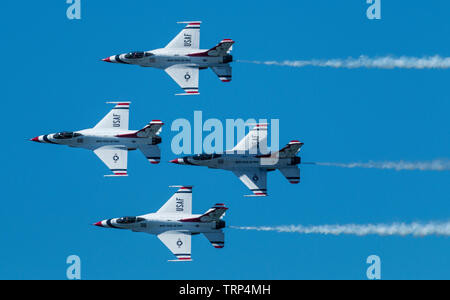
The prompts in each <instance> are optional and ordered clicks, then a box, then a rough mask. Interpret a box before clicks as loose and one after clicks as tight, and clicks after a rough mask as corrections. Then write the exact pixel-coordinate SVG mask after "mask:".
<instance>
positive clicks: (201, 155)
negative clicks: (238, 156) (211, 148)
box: [192, 154, 222, 160]
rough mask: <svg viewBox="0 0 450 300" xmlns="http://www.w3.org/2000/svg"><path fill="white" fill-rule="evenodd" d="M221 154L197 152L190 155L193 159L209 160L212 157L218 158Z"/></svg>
mask: <svg viewBox="0 0 450 300" xmlns="http://www.w3.org/2000/svg"><path fill="white" fill-rule="evenodd" d="M221 156H222V155H220V154H197V155H195V156H193V157H192V159H195V160H210V159H213V158H218V157H221Z"/></svg>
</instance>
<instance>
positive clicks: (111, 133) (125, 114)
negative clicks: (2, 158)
mask: <svg viewBox="0 0 450 300" xmlns="http://www.w3.org/2000/svg"><path fill="white" fill-rule="evenodd" d="M107 103H113V104H116V105H115V107H114V108H113V109H112V110H111V111H110V112H109V113H108V114H107V115H106V116H105V117H104V118H103V119H102V120H101V121H100V122H98V124H97V125H95V126H94V127H93V128H90V129H84V130H80V131H75V132H67V131H65V132H59V133H53V134H46V135H41V136H37V137H35V138H32V139H31V141H33V142H39V143H48V144H58V145H67V146H69V147H75V148H84V149H88V150H92V151H94V153H95V154H96V155H97V156H98V157H99V158H100V159H101V160H102V161H103V162H104V163H105V165H106V166H107V167H108V168H109V169H110V170H111V171H112V172H113V173H114V175H105V176H127V175H128V172H127V160H128V159H127V158H128V151H129V150H136V149H139V150H141V152H142V153H143V154H144V155H145V157H146V158H147V159H148V160H149V161H150V163H152V164H157V163H159V162H160V159H161V152H160V149H159V147H158V144H160V143H161V137H160V136H159V135H158V134H159V133H160V132H161V129H162V128H161V127H162V126H163V125H164V123H163V122H161V121H160V120H153V121H151V122H150V123H149V124H148V125H147V126H145V127H144V128H142V129H141V130H128V120H129V108H130V102H107Z"/></svg>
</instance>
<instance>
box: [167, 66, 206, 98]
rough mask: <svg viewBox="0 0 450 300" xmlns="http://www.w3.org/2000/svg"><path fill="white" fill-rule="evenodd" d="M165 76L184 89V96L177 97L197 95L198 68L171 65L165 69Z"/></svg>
mask: <svg viewBox="0 0 450 300" xmlns="http://www.w3.org/2000/svg"><path fill="white" fill-rule="evenodd" d="M165 71H166V72H167V74H169V76H170V77H172V79H173V80H175V82H176V83H177V84H178V85H179V86H180V87H181V88H182V89H184V91H185V93H184V94H178V95H198V94H199V92H198V75H199V74H198V73H199V69H198V67H193V66H189V65H173V66H171V67H168V68H167V69H165Z"/></svg>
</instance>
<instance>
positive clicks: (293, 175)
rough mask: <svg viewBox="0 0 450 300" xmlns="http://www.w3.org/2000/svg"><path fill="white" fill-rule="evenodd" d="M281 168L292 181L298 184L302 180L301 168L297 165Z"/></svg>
mask: <svg viewBox="0 0 450 300" xmlns="http://www.w3.org/2000/svg"><path fill="white" fill-rule="evenodd" d="M279 170H280V172H281V173H282V174H283V175H284V177H286V179H287V180H289V182H290V183H292V184H297V183H299V182H300V169H299V168H298V167H297V166H295V167H290V168H282V169H279Z"/></svg>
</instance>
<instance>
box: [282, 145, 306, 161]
mask: <svg viewBox="0 0 450 300" xmlns="http://www.w3.org/2000/svg"><path fill="white" fill-rule="evenodd" d="M303 145H304V144H303V143H302V142H299V141H290V142H289V144H287V145H286V146H285V147H284V148H283V149H281V150H280V151H278V155H279V157H283V158H284V157H294V156H296V155H297V153H298V152H299V151H300V148H301V147H302V146H303Z"/></svg>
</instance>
